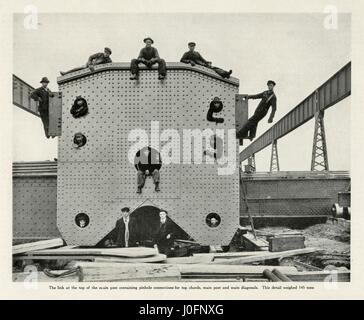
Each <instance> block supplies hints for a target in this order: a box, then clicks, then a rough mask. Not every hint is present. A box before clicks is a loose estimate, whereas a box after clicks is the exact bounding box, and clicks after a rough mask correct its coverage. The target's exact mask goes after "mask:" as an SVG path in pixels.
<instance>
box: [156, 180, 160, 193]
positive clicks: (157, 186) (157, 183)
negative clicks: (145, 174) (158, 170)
mask: <svg viewBox="0 0 364 320" xmlns="http://www.w3.org/2000/svg"><path fill="white" fill-rule="evenodd" d="M155 191H157V192H158V191H161V189H159V182H156V183H155Z"/></svg>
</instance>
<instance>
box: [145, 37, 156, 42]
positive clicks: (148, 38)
mask: <svg viewBox="0 0 364 320" xmlns="http://www.w3.org/2000/svg"><path fill="white" fill-rule="evenodd" d="M147 40H150V41H152V43H154V41H153V39H152V38H150V37H147V38H145V39H144V40H143V42H144V43H145V42H146V41H147Z"/></svg>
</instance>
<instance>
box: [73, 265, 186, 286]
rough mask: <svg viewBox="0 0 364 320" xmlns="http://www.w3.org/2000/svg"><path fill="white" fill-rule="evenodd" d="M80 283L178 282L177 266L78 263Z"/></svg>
mask: <svg viewBox="0 0 364 320" xmlns="http://www.w3.org/2000/svg"><path fill="white" fill-rule="evenodd" d="M78 267H79V269H80V274H81V275H80V281H84V282H95V281H179V280H180V279H181V273H180V271H179V269H178V268H177V266H175V265H168V264H153V263H150V264H147V263H145V264H144V263H142V264H130V263H103V262H79V263H78Z"/></svg>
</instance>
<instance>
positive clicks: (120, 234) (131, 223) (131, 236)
mask: <svg viewBox="0 0 364 320" xmlns="http://www.w3.org/2000/svg"><path fill="white" fill-rule="evenodd" d="M121 214H122V216H121V218H120V219H119V220H117V221H116V225H115V228H114V230H113V231H112V232H111V235H110V239H108V240H106V243H105V244H106V246H111V245H114V246H116V247H120V248H124V247H125V248H126V247H136V246H138V244H139V228H138V225H137V222H136V220H135V218H134V217H133V216H132V215H130V208H128V207H125V208H122V209H121Z"/></svg>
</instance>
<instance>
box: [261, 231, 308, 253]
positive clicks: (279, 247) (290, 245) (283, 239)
mask: <svg viewBox="0 0 364 320" xmlns="http://www.w3.org/2000/svg"><path fill="white" fill-rule="evenodd" d="M268 243H269V251H271V252H280V251H287V250H295V249H303V248H304V247H305V237H304V236H289V235H284V236H274V237H270V238H269V239H268Z"/></svg>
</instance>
